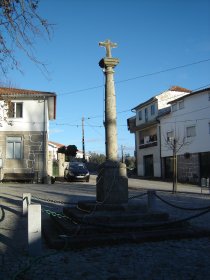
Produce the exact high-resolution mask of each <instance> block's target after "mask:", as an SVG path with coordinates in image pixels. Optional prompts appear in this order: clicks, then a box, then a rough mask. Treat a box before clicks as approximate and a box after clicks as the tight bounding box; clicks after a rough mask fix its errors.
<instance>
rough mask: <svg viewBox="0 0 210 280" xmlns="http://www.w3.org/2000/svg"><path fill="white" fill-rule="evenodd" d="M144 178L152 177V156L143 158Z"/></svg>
mask: <svg viewBox="0 0 210 280" xmlns="http://www.w3.org/2000/svg"><path fill="white" fill-rule="evenodd" d="M144 176H145V177H154V167H153V155H148V156H144Z"/></svg>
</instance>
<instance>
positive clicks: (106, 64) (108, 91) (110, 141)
mask: <svg viewBox="0 0 210 280" xmlns="http://www.w3.org/2000/svg"><path fill="white" fill-rule="evenodd" d="M118 63H119V60H118V59H117V58H103V59H102V60H101V61H100V62H99V65H100V67H101V68H103V69H104V74H105V77H106V80H105V136H106V158H107V160H114V161H116V160H117V124H116V120H117V116H116V96H115V87H114V70H113V68H114V67H115V66H116V65H117V64H118Z"/></svg>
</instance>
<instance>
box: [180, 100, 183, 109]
mask: <svg viewBox="0 0 210 280" xmlns="http://www.w3.org/2000/svg"><path fill="white" fill-rule="evenodd" d="M183 108H184V100H181V101H180V102H179V109H183Z"/></svg>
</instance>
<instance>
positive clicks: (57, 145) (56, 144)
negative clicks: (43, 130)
mask: <svg viewBox="0 0 210 280" xmlns="http://www.w3.org/2000/svg"><path fill="white" fill-rule="evenodd" d="M48 144H49V145H53V146H55V147H57V148H60V147H63V146H65V145H64V144H60V143H57V142H53V141H48Z"/></svg>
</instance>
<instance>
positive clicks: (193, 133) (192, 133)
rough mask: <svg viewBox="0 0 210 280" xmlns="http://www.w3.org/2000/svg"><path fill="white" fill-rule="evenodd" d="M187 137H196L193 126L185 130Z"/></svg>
mask: <svg viewBox="0 0 210 280" xmlns="http://www.w3.org/2000/svg"><path fill="white" fill-rule="evenodd" d="M186 132H187V137H193V136H196V131H195V125H193V126H189V127H187V128H186Z"/></svg>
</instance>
